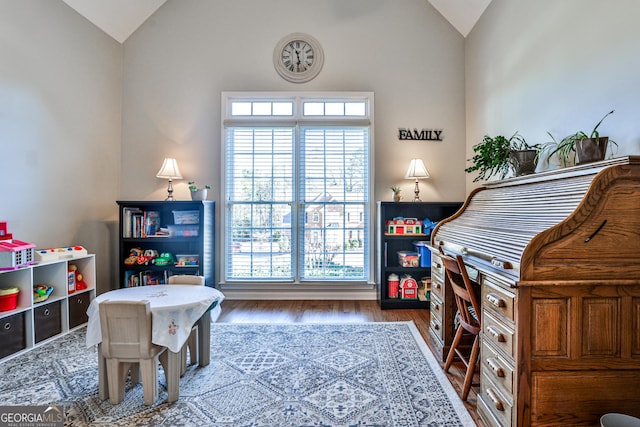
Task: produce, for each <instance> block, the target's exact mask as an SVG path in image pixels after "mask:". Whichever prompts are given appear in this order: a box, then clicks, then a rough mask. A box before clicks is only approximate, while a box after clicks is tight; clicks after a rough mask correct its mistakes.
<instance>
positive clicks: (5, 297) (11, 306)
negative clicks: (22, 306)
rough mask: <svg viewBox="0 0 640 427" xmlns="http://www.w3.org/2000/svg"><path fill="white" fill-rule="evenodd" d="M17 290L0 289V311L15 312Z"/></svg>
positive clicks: (18, 291)
mask: <svg viewBox="0 0 640 427" xmlns="http://www.w3.org/2000/svg"><path fill="white" fill-rule="evenodd" d="M19 294H20V289H18V288H0V311H9V310H15V309H16V307H18V295H19Z"/></svg>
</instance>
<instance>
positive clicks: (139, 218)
mask: <svg viewBox="0 0 640 427" xmlns="http://www.w3.org/2000/svg"><path fill="white" fill-rule="evenodd" d="M160 220H161V218H160V212H158V211H143V210H141V209H139V208H130V207H125V208H122V237H124V238H134V239H136V238H145V237H155V236H159V237H160V236H164V235H165V234H164V233H163V232H162V231H161V228H160Z"/></svg>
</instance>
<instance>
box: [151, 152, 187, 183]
mask: <svg viewBox="0 0 640 427" xmlns="http://www.w3.org/2000/svg"><path fill="white" fill-rule="evenodd" d="M156 177H158V178H166V179H174V178H175V179H182V174H180V168H178V162H176V159H172V158H169V157H167V158H166V159H164V162H162V167H161V168H160V170H159V171H158V173H157V174H156Z"/></svg>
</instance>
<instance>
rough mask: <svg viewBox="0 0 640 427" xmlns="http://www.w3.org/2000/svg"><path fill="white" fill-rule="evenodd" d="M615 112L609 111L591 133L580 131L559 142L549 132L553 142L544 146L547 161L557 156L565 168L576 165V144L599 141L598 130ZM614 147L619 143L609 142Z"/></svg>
mask: <svg viewBox="0 0 640 427" xmlns="http://www.w3.org/2000/svg"><path fill="white" fill-rule="evenodd" d="M614 111H615V110H611V111H609V112H608V113H607V114H605V115H604V117H602V118H601V119H600V121H599V122H598V123H596V125H595V126H594V127H593V129H592V130H591V132H590V133H589V134H587V133H586V132H584V131H578V132H575V133H572V134H570V135H567V136H565V137H564V138H562V139H561V140H560V141H559V142H558V141H557V140H556V139H555V138H554V136H553V135H552V134H551V133H550V132H547V135H549V136H550V137H551V141H549V142H547V143H546V144H544V145H543V150H545V151H547V159H549V158H551V157H552V156H553V155H556V156H557V157H558V159H559V160H560V161H561V162H562V165H563V166H567V165H569V164H574V163H575V162H576V142H578V143H579V142H580V141H582V140H583V139H599V138H600V132H599V131H598V128H599V127H600V125H601V124H602V122H603V121H604V119H606V118H607V117H608V116H609V115H611V114H613V112H614ZM608 142H609V143H610V144H611V145H610V146H612V147H616V148H617V147H618V143H617V142H615V141H614V140H612V139H609V141H608Z"/></svg>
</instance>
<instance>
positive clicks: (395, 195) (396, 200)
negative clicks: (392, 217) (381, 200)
mask: <svg viewBox="0 0 640 427" xmlns="http://www.w3.org/2000/svg"><path fill="white" fill-rule="evenodd" d="M393 201H394V202H399V201H400V193H393Z"/></svg>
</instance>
